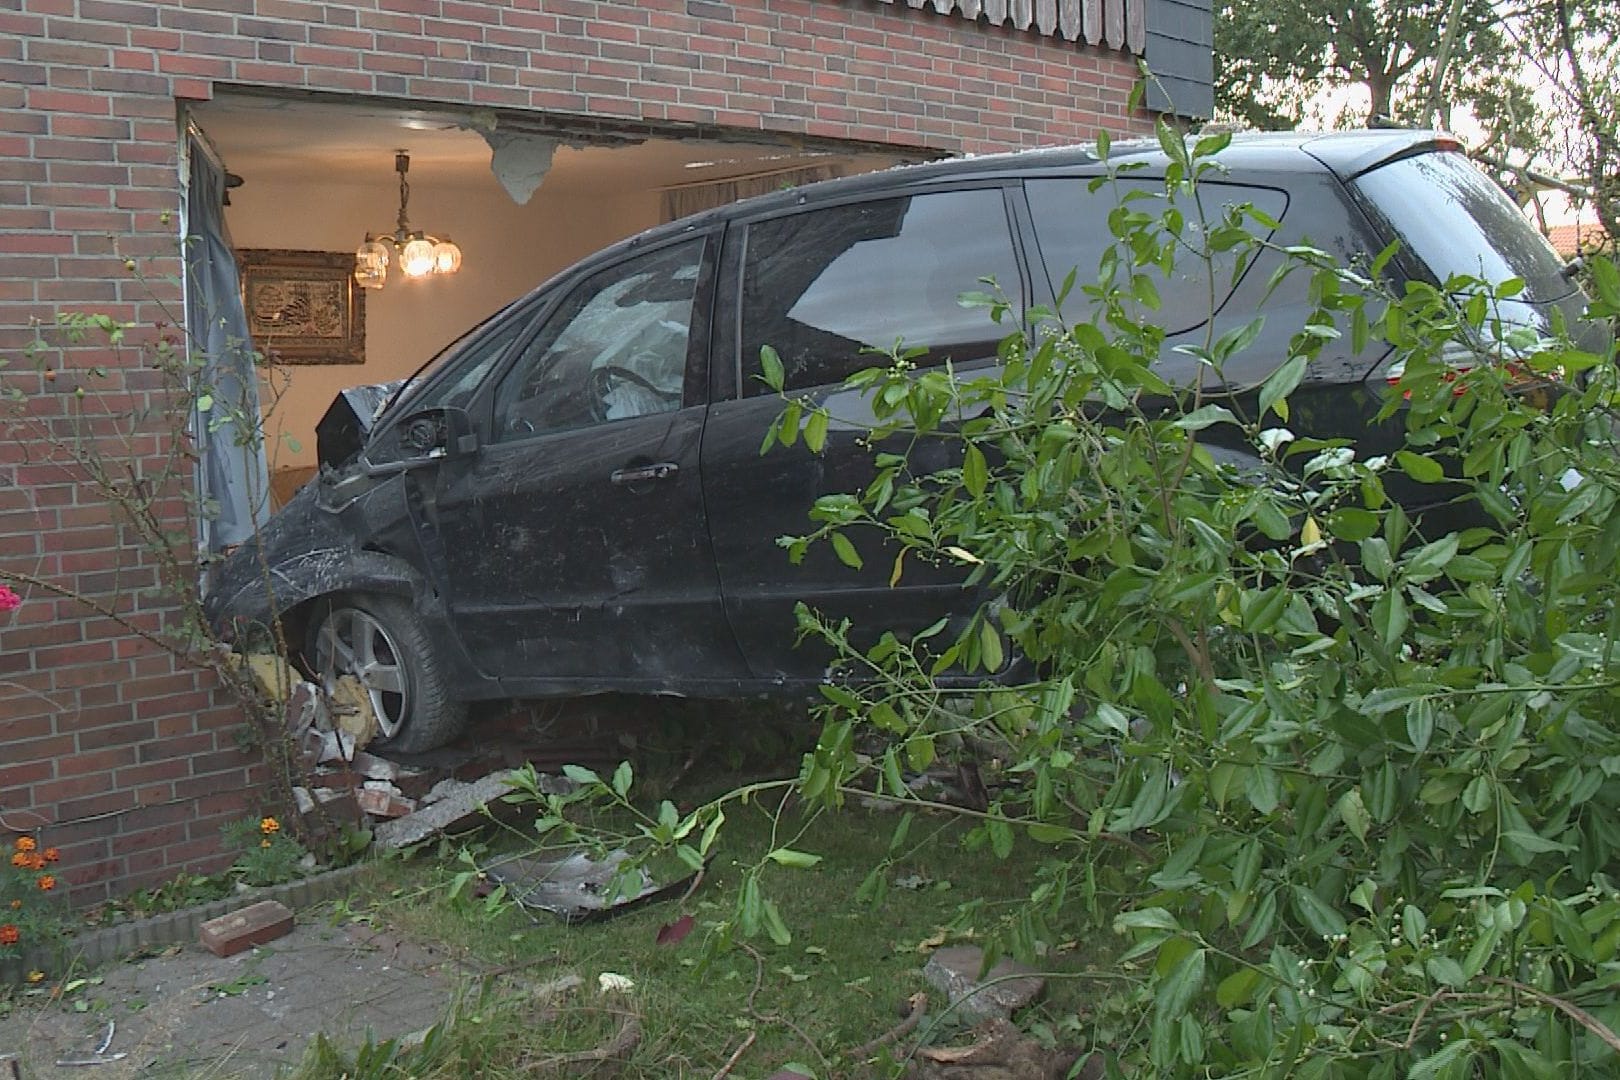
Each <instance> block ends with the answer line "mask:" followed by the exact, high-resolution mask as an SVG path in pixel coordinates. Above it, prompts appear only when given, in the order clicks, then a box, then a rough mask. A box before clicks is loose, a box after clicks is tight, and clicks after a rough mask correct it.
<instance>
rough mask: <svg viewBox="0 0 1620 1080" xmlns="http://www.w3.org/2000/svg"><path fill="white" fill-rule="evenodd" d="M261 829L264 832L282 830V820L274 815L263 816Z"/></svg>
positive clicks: (260, 824)
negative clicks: (278, 819)
mask: <svg viewBox="0 0 1620 1080" xmlns="http://www.w3.org/2000/svg"><path fill="white" fill-rule="evenodd" d="M259 831H260V832H262V833H273V832H280V831H281V822H279V821H277V820H276V819H275V818H273V817H267V818H262V819H261V820H260V821H259Z"/></svg>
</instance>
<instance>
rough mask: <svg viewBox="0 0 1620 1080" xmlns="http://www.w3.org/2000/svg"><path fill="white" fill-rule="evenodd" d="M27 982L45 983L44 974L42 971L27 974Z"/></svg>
mask: <svg viewBox="0 0 1620 1080" xmlns="http://www.w3.org/2000/svg"><path fill="white" fill-rule="evenodd" d="M28 981H29V982H31V983H42V982H44V981H45V973H44V972H43V971H30V972H29V973H28Z"/></svg>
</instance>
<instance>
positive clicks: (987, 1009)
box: [923, 945, 1046, 1024]
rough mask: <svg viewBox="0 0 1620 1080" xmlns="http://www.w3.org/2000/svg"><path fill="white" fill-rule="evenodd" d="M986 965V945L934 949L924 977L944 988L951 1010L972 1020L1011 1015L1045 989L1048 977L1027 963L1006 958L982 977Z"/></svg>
mask: <svg viewBox="0 0 1620 1080" xmlns="http://www.w3.org/2000/svg"><path fill="white" fill-rule="evenodd" d="M983 966H984V950H983V949H980V948H978V947H977V946H974V945H953V946H951V947H949V948H944V949H937V950H935V952H934V954H933V955H932V956H930V957H929V958H928V963H927V964H926V965H925V966H924V967H923V979H924V980H926V981H927V983H928V984H929V985H930V986H934V987H937V988H938V989H940V990H943V991H944V992H945V994H946V996H947V997H948V998H949V1000H950V1003H951V1005H952V1006H954V1008H953V1010H952V1012H953V1013H954V1014H955V1015H957V1016H959V1017H960V1018H961V1019H962V1020H963V1021H964V1022H966V1023H969V1024H977V1023H981V1022H983V1021H986V1020H997V1019H1001V1020H1005V1019H1009V1018H1011V1016H1012V1014H1013V1013H1015V1012H1017V1011H1018V1010H1019V1009H1022V1008H1023V1007H1024V1006H1026V1005H1028V1004H1029V1003H1030V1002H1032V1001H1034V1000H1035V999H1036V998H1038V997H1040V996H1041V993H1042V991H1044V990H1045V989H1046V980H1044V979H1042V978H1041V977H1040V976H1039V975H1038V974H1036V972H1035V969H1034V968H1032V967H1030V966H1029V965H1027V964H1020V963H1019V962H1018V961H1016V960H1012V959H1003V960H1001V961H1000V962H999V963H997V964H996V966H995V967H993V968H991V969H990V970H989V971H988V972H986V973H985V976H984V978H983V979H981V978H980V977H979V969H980V968H982V967H983Z"/></svg>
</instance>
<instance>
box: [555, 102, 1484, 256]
mask: <svg viewBox="0 0 1620 1080" xmlns="http://www.w3.org/2000/svg"><path fill="white" fill-rule="evenodd" d="M1458 148H1460V144H1458V143H1457V142H1456V141H1455V140H1454V139H1453V138H1452V137H1451V136H1448V135H1445V134H1443V133H1441V132H1436V131H1428V130H1419V129H1405V128H1389V129H1364V130H1357V131H1335V132H1326V133H1323V132H1298V131H1287V132H1248V131H1246V132H1234V133H1233V135H1232V140H1231V143H1230V144H1229V145H1228V146H1227V147H1226V148H1225V149H1223V150H1222V151H1221V152H1220V154H1219V156H1218V160H1219V161H1220V162H1221V163H1222V165H1223V166H1224V167H1225V169H1226V170H1227V173H1228V175H1229V176H1230V177H1232V178H1234V179H1241V180H1247V181H1251V182H1260V183H1263V182H1264V178H1265V177H1266V176H1267V175H1271V176H1276V177H1279V178H1280V177H1282V176H1285V175H1290V174H1300V173H1316V174H1318V175H1320V174H1322V173H1323V172H1329V173H1332V174H1333V175H1335V176H1337V177H1339V178H1340V179H1341V180H1350V179H1353V178H1354V177H1355V176H1358V175H1360V174H1361V173H1363V172H1366V171H1367V170H1368V169H1371V168H1373V167H1375V166H1377V165H1379V164H1382V163H1384V162H1386V161H1389V160H1392V159H1394V158H1397V157H1404V156H1407V155H1409V154H1413V153H1418V152H1421V151H1423V150H1428V149H1458ZM1169 160H1170V159H1169V157H1168V155H1167V154H1166V153H1165V151H1164V148H1163V146H1162V145H1161V144H1160V143H1159V141H1158V140H1157V139H1149V138H1134V139H1119V140H1115V141H1113V142H1111V143H1110V145H1109V149H1108V163H1112V164H1120V163H1126V162H1139V163H1140V167H1141V170H1142V171H1141V172H1140V173H1138V174H1137V175H1140V176H1143V177H1146V178H1157V177H1159V176H1162V175H1163V170H1164V168H1165V167H1166V166H1167V165H1168V164H1169ZM1106 171H1107V164H1105V163H1104V161H1103V159H1102V158H1101V157H1099V156H1098V154H1097V147H1096V144H1095V143H1076V144H1071V145H1064V146H1051V147H1041V148H1038V149H1031V150H1015V151H1008V152H1003V153H995V154H980V155H974V154H968V155H961V156H957V157H948V158H940V159H938V160H935V161H927V162H922V163H920V164H909V165H895V166H892V167H890V168H887V169H881V170H878V171H876V172H870V173H862V174H860V175H858V176H848V177H842V178H839V179H836V180H821V181H817V182H815V183H811V184H805V185H803V186H800V187H794V188H786V189H784V190H782V191H775V192H771V193H770V194H766V195H756V196H754V197H752V198H748V199H742V200H739V201H737V202H734V203H728V204H726V205H725V206H719V207H715V208H713V209H710V210H704V211H701V212H700V213H697V214H693V215H691V216H689V217H684V218H680V219H678V220H676V221H672V222H669V223H667V224H664V225H659V226H656V227H654V228H651V229H648V230H647V231H645V232H642V233H638V234H637V235H635V236H632V237H629V238H628V239H625V240H621V241H619V242H618V243H616V244H614V245H612V246H610V247H608V248H605V249H603V250H602V251H600V252H598V253H597V254H596V255H594V256H592V257H590V258H588V259H587V260H585V261H584V262H582V263H577V264H575V266H574V267H570V270H573V269H577V268H579V267H582V266H588V265H594V264H596V263H598V262H601V261H610V260H612V259H614V258H616V257H618V256H619V255H621V254H624V253H626V252H628V251H631V250H634V249H636V248H639V247H644V246H648V245H652V244H656V243H659V242H661V241H663V240H667V239H669V238H672V237H678V236H688V235H692V234H694V233H699V232H704V231H707V230H709V229H712V228H715V227H717V226H718V225H721V224H723V223H725V222H728V221H732V220H735V219H738V218H751V217H756V216H768V215H770V214H773V213H778V212H781V211H783V210H790V209H795V208H803V207H808V206H813V205H817V204H823V203H838V202H844V201H847V200H849V199H856V198H860V197H861V196H863V195H866V194H871V193H889V192H892V193H894V194H897V195H898V194H903V193H904V192H905V191H907V190H908V189H912V188H917V187H927V186H933V185H935V184H937V183H939V182H941V181H948V180H956V179H964V180H972V179H978V180H998V179H1007V178H1010V177H1020V178H1029V177H1039V176H1040V175H1042V174H1043V173H1049V174H1054V175H1064V174H1073V173H1075V172H1081V173H1083V174H1090V175H1100V174H1102V173H1104V172H1106ZM567 272H568V271H564V273H567ZM544 287H545V286H544V285H542V286H541V288H544Z"/></svg>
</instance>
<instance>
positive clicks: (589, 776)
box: [563, 765, 602, 784]
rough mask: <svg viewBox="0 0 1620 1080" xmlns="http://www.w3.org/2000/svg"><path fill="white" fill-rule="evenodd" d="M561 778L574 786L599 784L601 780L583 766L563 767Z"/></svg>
mask: <svg viewBox="0 0 1620 1080" xmlns="http://www.w3.org/2000/svg"><path fill="white" fill-rule="evenodd" d="M563 776H565V777H567V778H568V779H569V780H572V781H573V782H574V783H576V784H600V783H601V782H602V778H601V777H600V776H597V775H596V774H595V773H594V772H592V771H591V770H590V769H587V768H585V766H583V765H564V766H563Z"/></svg>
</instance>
